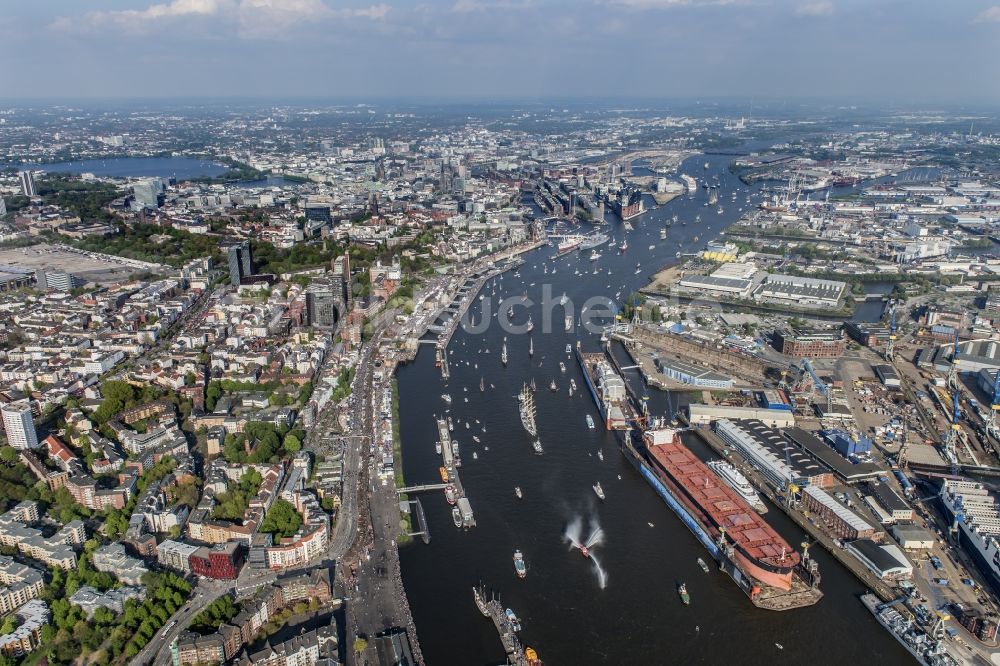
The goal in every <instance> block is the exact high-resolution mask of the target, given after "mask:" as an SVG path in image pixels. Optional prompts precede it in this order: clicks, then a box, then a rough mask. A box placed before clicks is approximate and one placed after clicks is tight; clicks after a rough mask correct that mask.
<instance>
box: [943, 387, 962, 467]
mask: <svg viewBox="0 0 1000 666" xmlns="http://www.w3.org/2000/svg"><path fill="white" fill-rule="evenodd" d="M951 407H952V414H951V427H950V428H949V430H948V434H947V435H946V436H945V438H944V453H945V457H946V458H947V459H948V463H949V464H950V465H951V473H952V474H957V473H958V446H959V444H961V442H960V441H959V438H960V437H961V433H962V426H960V425H959V424H958V420H959V409H958V390H952V392H951Z"/></svg>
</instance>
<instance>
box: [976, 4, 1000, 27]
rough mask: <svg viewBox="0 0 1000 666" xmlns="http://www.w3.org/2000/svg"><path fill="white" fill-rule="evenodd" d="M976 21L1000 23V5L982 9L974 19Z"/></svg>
mask: <svg viewBox="0 0 1000 666" xmlns="http://www.w3.org/2000/svg"><path fill="white" fill-rule="evenodd" d="M975 22H976V23H1000V5H993V6H992V7H990V8H988V9H984V10H983V11H981V12H980V13H979V16H977V17H976V19H975Z"/></svg>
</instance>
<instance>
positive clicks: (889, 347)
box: [885, 300, 896, 363]
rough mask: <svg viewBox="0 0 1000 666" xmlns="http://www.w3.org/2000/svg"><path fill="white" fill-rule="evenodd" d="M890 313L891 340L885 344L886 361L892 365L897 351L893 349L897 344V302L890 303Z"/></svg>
mask: <svg viewBox="0 0 1000 666" xmlns="http://www.w3.org/2000/svg"><path fill="white" fill-rule="evenodd" d="M889 313H890V320H889V339H888V340H887V341H886V343H885V360H886V361H888V362H889V363H892V360H893V357H894V355H895V350H894V349H893V347H895V344H896V301H895V300H893V301H890V302H889Z"/></svg>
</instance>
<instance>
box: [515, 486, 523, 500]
mask: <svg viewBox="0 0 1000 666" xmlns="http://www.w3.org/2000/svg"><path fill="white" fill-rule="evenodd" d="M514 496H515V497H517V499H524V493H522V492H521V486H514Z"/></svg>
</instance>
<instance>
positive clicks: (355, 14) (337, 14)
mask: <svg viewBox="0 0 1000 666" xmlns="http://www.w3.org/2000/svg"><path fill="white" fill-rule="evenodd" d="M389 9H390V7H389V5H387V4H377V5H370V6H367V7H359V8H338V9H333V8H331V7H330V6H329V5H327V4H326V2H324V0H171V1H170V2H165V3H157V4H153V5H149V6H148V7H146V8H145V9H122V10H113V11H98V12H88V13H87V14H85V15H84V16H83V17H80V18H73V17H66V16H61V17H58V18H56V19H55V20H54V21H53V22H52V24H51V26H50V27H52V28H54V29H57V30H63V31H73V32H79V31H86V30H94V29H99V28H105V27H117V28H119V29H121V30H123V31H125V32H128V33H146V32H154V31H157V30H160V29H161V28H162V27H163V23H164V22H165V21H170V20H183V19H205V18H213V17H214V18H217V19H219V20H221V21H223V22H227V23H230V24H232V25H235V26H236V31H237V34H238V35H239V36H240V37H244V38H247V39H269V38H274V37H281V36H285V35H287V34H288V31H289V30H291V29H292V28H294V27H296V26H298V25H302V24H306V23H310V22H315V21H320V20H328V19H336V18H347V19H349V18H362V19H371V20H381V19H383V18H385V16H386V14H388V13H389Z"/></svg>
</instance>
